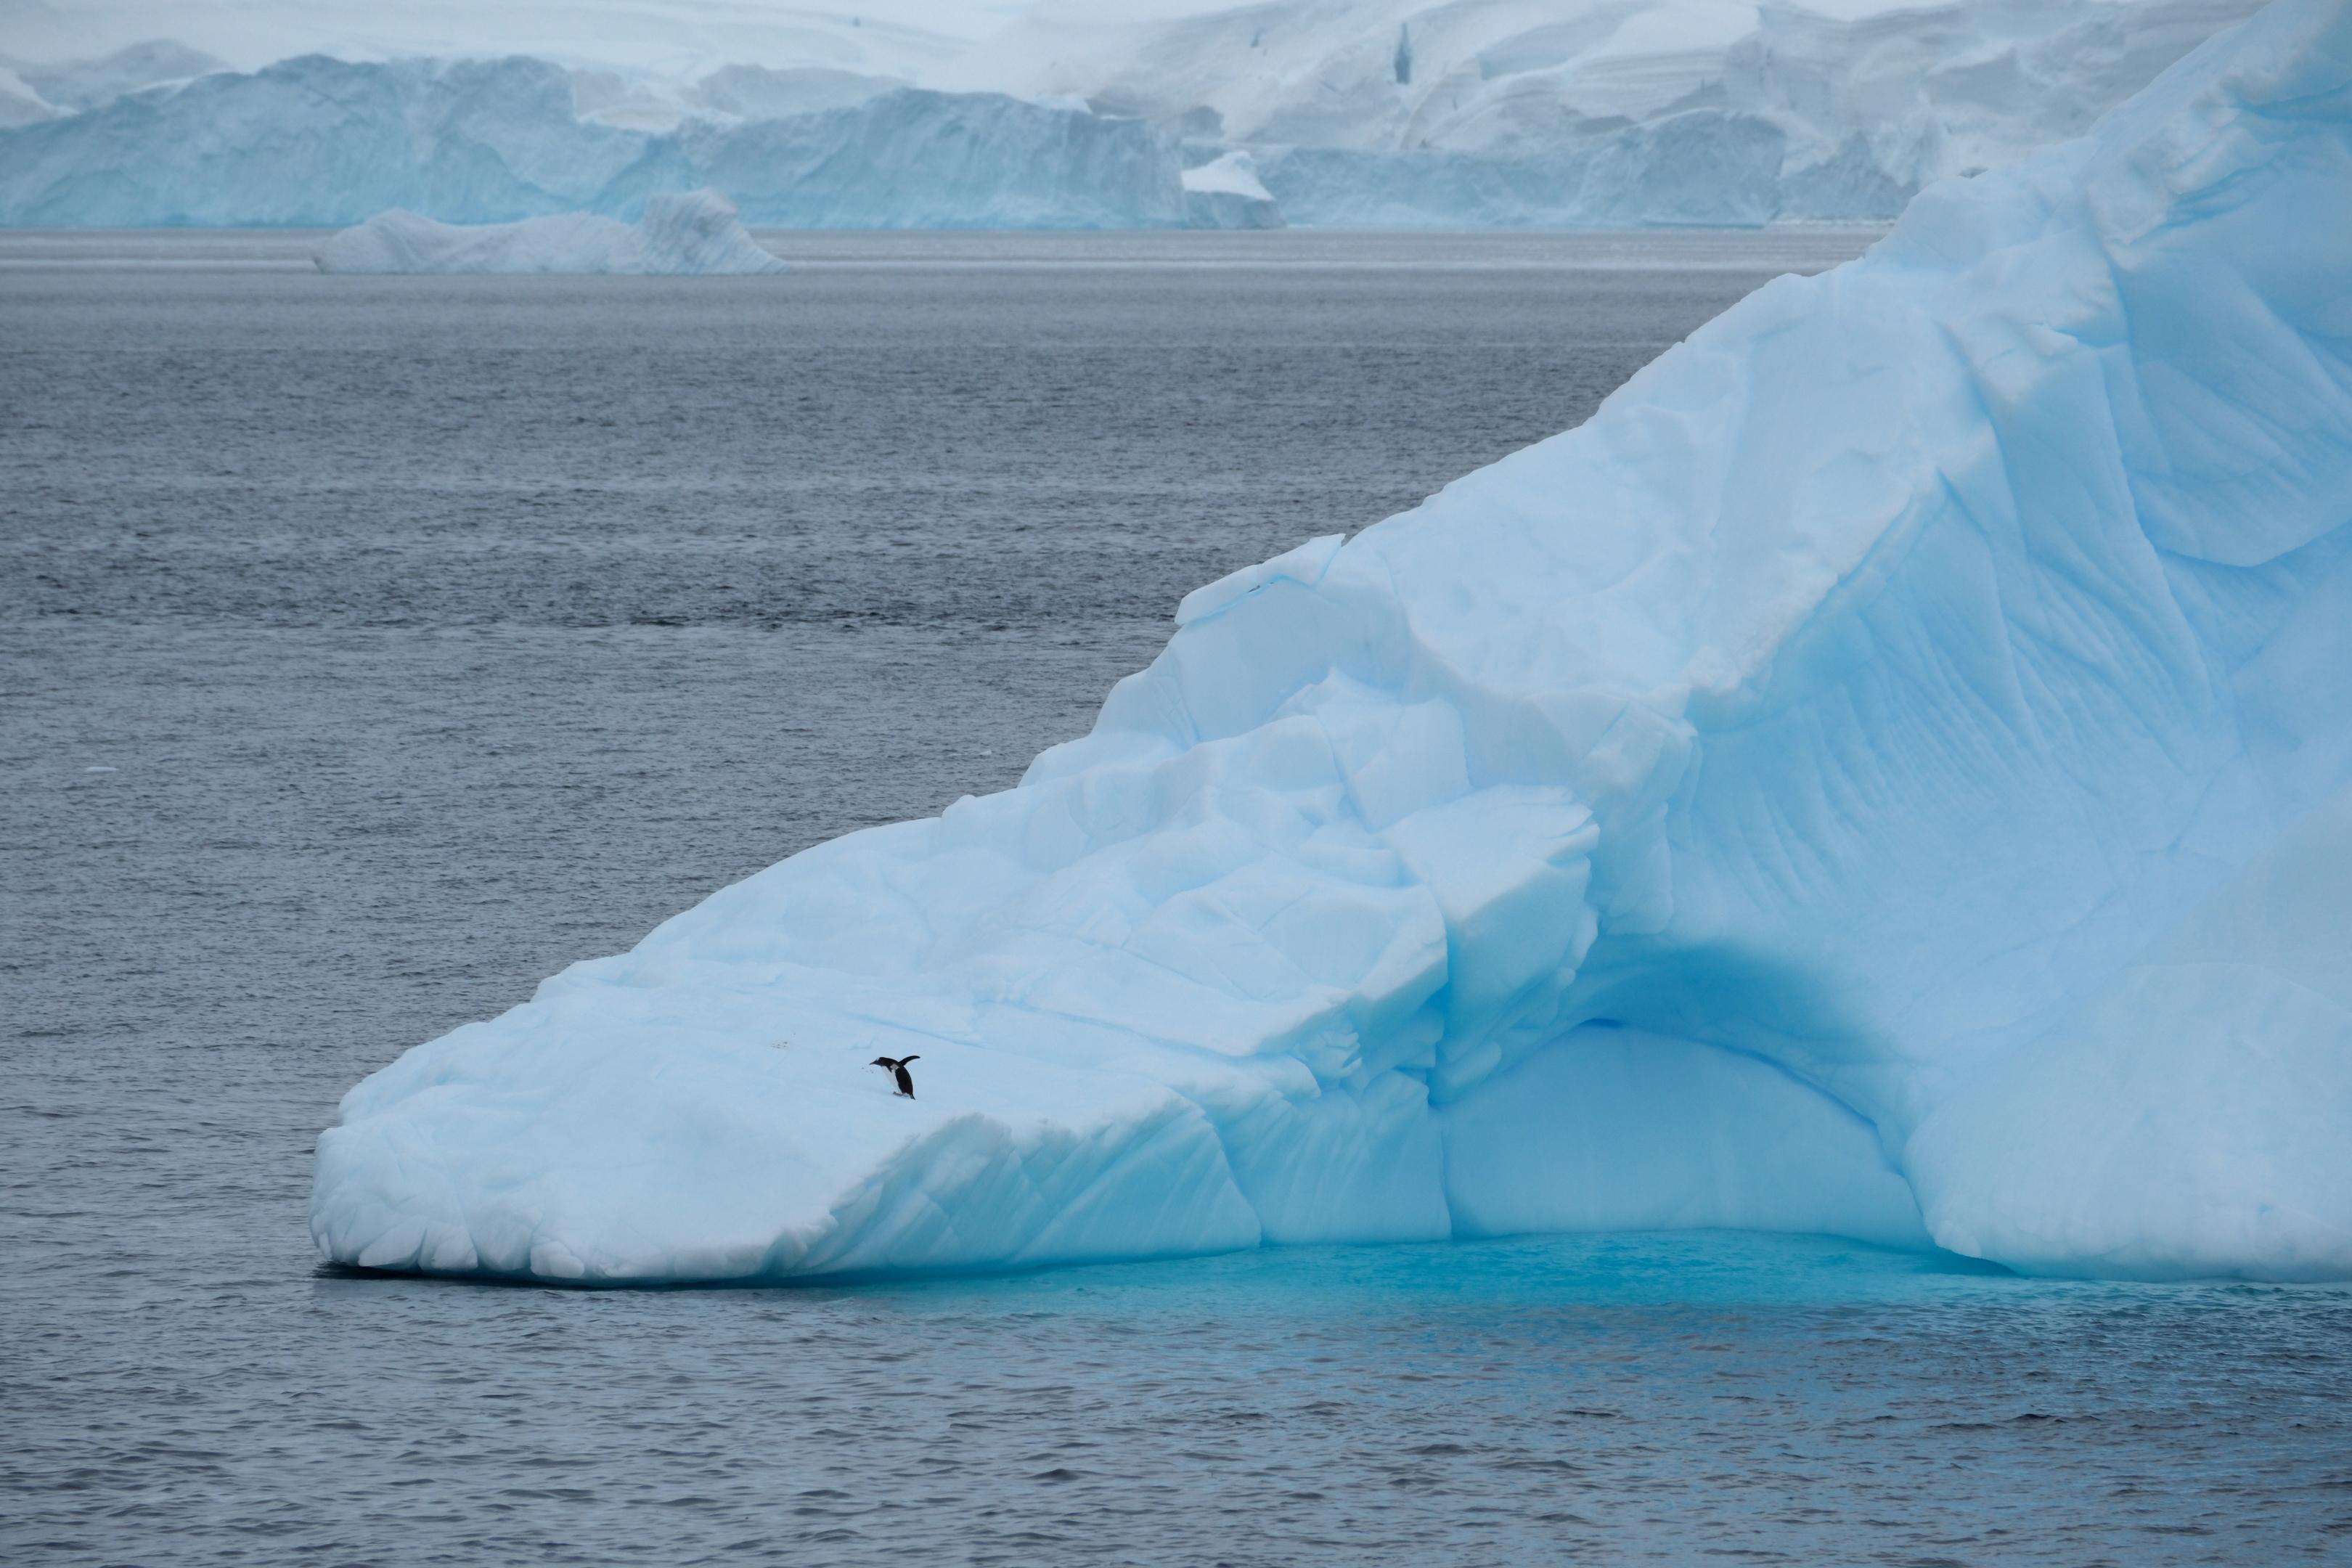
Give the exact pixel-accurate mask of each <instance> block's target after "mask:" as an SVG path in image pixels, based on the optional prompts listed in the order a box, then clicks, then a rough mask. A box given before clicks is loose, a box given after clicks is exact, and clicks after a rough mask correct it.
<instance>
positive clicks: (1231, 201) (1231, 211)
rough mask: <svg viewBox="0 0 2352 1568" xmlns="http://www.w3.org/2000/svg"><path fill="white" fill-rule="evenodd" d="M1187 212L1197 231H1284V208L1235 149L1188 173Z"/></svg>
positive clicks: (1251, 163)
mask: <svg viewBox="0 0 2352 1568" xmlns="http://www.w3.org/2000/svg"><path fill="white" fill-rule="evenodd" d="M1184 213H1185V216H1186V217H1187V219H1189V220H1190V222H1191V223H1192V226H1193V227H1194V228H1281V227H1282V226H1284V225H1283V217H1282V208H1281V206H1280V205H1278V204H1277V203H1276V201H1275V199H1274V197H1273V195H1271V194H1269V193H1268V192H1267V190H1266V188H1265V182H1264V181H1262V180H1260V179H1259V178H1258V177H1257V163H1256V161H1255V159H1253V158H1252V157H1251V156H1250V155H1249V154H1248V153H1246V152H1244V151H1243V150H1241V149H1240V148H1234V150H1233V151H1231V152H1228V153H1219V154H1218V155H1217V156H1216V157H1214V158H1212V159H1210V160H1209V161H1208V162H1207V163H1201V164H1197V165H1195V166H1194V167H1192V168H1190V169H1187V170H1185V171H1184Z"/></svg>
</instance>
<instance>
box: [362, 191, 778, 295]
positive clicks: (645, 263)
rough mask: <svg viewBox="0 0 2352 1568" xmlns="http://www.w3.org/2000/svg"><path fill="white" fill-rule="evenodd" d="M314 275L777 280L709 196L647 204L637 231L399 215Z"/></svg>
mask: <svg viewBox="0 0 2352 1568" xmlns="http://www.w3.org/2000/svg"><path fill="white" fill-rule="evenodd" d="M316 259H317V261H318V264H319V270H320V271H321V272H610V273H635V274H647V273H678V274H695V275H698V276H706V277H744V276H749V275H751V274H756V273H763V272H782V270H784V264H783V261H782V259H781V258H778V257H777V256H776V255H775V254H774V253H772V252H771V251H768V250H764V249H762V248H761V246H760V242H759V241H758V240H755V239H753V238H752V237H751V235H750V234H749V233H748V232H746V231H745V229H744V227H743V225H742V224H741V222H740V221H739V220H738V219H737V217H736V216H735V205H734V204H733V203H732V202H730V201H729V200H728V199H727V198H726V197H725V196H722V195H719V194H718V193H717V192H716V191H689V192H687V193H685V194H683V195H678V194H664V195H655V196H649V197H647V198H646V213H645V216H644V217H643V218H641V219H640V220H638V221H637V222H636V223H635V224H625V223H622V222H620V221H619V220H617V219H614V218H609V217H598V216H594V215H593V214H591V213H566V214H563V215H562V216H556V217H534V218H525V219H523V220H522V221H521V222H520V223H500V224H483V225H462V224H446V223H436V222H434V221H433V220H432V219H431V218H425V217H418V216H416V215H415V213H410V212H401V211H399V210H397V209H395V210H394V211H392V212H388V213H380V214H378V215H377V216H374V217H372V218H370V219H369V220H368V221H367V222H365V223H363V224H362V225H360V226H358V227H356V228H347V229H345V230H343V231H342V232H341V234H338V235H335V236H333V237H331V238H329V239H328V240H327V242H326V243H325V244H324V245H322V246H320V247H319V251H318V255H317V258H316Z"/></svg>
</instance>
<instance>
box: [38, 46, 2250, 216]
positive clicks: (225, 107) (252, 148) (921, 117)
mask: <svg viewBox="0 0 2352 1568" xmlns="http://www.w3.org/2000/svg"><path fill="white" fill-rule="evenodd" d="M2255 4H2256V0H2068V3H2066V4H2051V3H2049V0H1967V3H1965V4H1960V3H1946V4H1941V5H1936V4H1914V3H1909V0H1804V3H1796V0H1789V3H1783V4H1771V5H1748V4H1744V3H1731V0H1444V4H1439V5H1431V4H1428V3H1427V0H1273V3H1270V4H1260V5H1245V6H1226V7H1222V8H1219V7H1216V6H1214V5H1213V4H1210V5H1208V8H1207V9H1205V10H1199V8H1197V7H1188V6H1185V5H1178V6H1176V7H1174V9H1175V11H1176V12H1178V13H1179V14H1177V15H1174V16H1170V15H1168V14H1167V13H1168V12H1169V10H1170V7H1167V6H1154V7H1150V8H1147V9H1148V10H1149V11H1150V12H1152V13H1156V15H1154V16H1150V17H1149V18H1148V19H1136V15H1135V8H1134V7H1115V6H1101V5H1062V4H1047V5H1039V6H1036V7H1034V8H1033V10H1032V11H1030V12H1029V13H1028V14H1026V15H1025V16H1023V17H1022V18H1021V19H1020V20H1019V21H1017V22H1015V23H1014V24H1013V26H1010V27H1008V28H1006V29H1005V30H1004V31H1003V33H1002V34H1000V35H999V36H997V37H994V38H992V39H989V40H986V41H983V42H982V43H980V44H978V45H977V46H973V47H964V46H962V45H961V44H959V43H958V42H957V41H955V40H950V39H946V38H941V37H932V36H929V35H917V34H915V33H911V32H908V30H907V29H903V28H902V29H898V30H896V31H893V30H891V29H888V28H885V27H870V26H861V25H858V23H857V22H856V18H849V17H832V16H815V15H814V14H809V15H805V16H800V17H799V19H798V20H797V21H795V20H793V19H790V18H787V17H784V16H767V17H765V18H764V20H762V19H761V18H753V17H750V16H741V17H737V18H736V20H738V21H740V22H742V23H743V25H744V26H746V27H748V28H749V31H746V32H740V33H739V32H737V31H736V30H735V29H734V24H733V23H732V22H728V23H726V24H725V25H721V19H720V18H718V17H715V16H703V17H702V18H701V21H700V22H699V23H698V24H697V25H696V26H693V27H688V28H686V33H689V34H692V35H693V36H694V37H700V38H702V39H703V40H704V43H705V44H706V45H707V46H709V47H719V45H720V44H722V43H724V42H725V41H727V40H730V39H733V40H735V41H736V42H737V44H739V45H740V47H745V48H747V49H752V50H754V51H756V52H757V53H758V55H759V57H760V58H762V59H765V60H768V61H769V62H770V63H768V64H764V65H753V64H742V63H733V64H726V65H719V64H718V63H717V62H716V60H715V59H714V58H711V57H709V55H708V53H707V50H706V48H704V47H695V46H690V45H689V44H688V43H687V42H686V41H685V35H684V34H681V36H680V37H678V38H675V39H667V40H665V41H663V42H660V43H659V44H656V42H655V41H653V40H651V39H648V38H646V37H637V36H636V34H637V28H638V26H639V25H640V23H642V22H644V20H645V19H643V18H636V19H629V18H622V17H619V16H601V17H599V18H596V19H595V22H596V24H597V26H600V27H601V26H620V32H619V33H618V34H616V35H614V37H608V38H605V39H604V40H602V41H601V42H598V43H597V44H596V47H598V48H600V49H603V50H605V51H608V52H609V51H612V50H615V49H618V50H621V51H622V52H624V53H631V54H634V55H635V56H636V57H637V58H641V59H642V58H657V59H659V60H662V61H664V62H666V68H664V69H652V68H643V67H642V66H640V67H626V66H615V65H610V64H605V65H595V66H580V67H579V68H573V69H570V70H560V69H559V68H557V67H555V66H553V65H551V64H548V63H547V62H545V61H544V60H540V59H529V58H508V59H503V60H496V61H473V62H466V63H458V64H435V63H433V62H430V61H425V60H417V59H409V60H401V61H394V62H393V63H390V64H358V65H353V64H345V63H341V62H339V61H336V60H331V59H327V58H322V57H311V58H305V59H299V60H291V61H287V62H284V63H281V64H279V65H276V66H272V67H270V68H268V69H266V70H263V71H260V72H257V73H256V74H254V75H251V76H237V75H233V74H230V73H228V72H226V70H223V69H221V68H219V62H218V61H216V60H214V59H212V58H210V57H208V56H205V55H200V54H197V53H195V52H194V51H191V50H188V49H185V48H183V47H180V46H177V45H172V44H147V45H142V46H139V47H135V48H132V49H127V50H124V51H122V52H121V53H120V54H118V55H116V56H112V57H109V58H107V59H104V60H99V61H91V62H85V63H83V64H80V65H77V66H72V67H54V68H36V67H33V66H31V65H25V64H22V63H21V62H18V63H19V66H20V68H21V71H22V73H23V74H22V75H21V77H20V78H18V79H10V78H9V77H8V76H7V75H6V74H5V71H0V223H7V224H66V225H75V224H130V225H142V224H182V223H194V224H336V225H340V224H347V223H352V222H356V221H358V220H359V219H361V218H362V217H364V216H368V215H369V214H372V213H375V212H380V211H382V210H383V209H384V208H386V207H392V206H398V207H404V208H407V209H410V210H413V211H415V212H419V213H422V214H424V215H425V216H431V217H435V218H438V219H441V220H443V221H446V222H458V223H486V222H501V221H508V220H511V219H516V218H521V217H528V216H537V215H540V214H546V213H555V212H562V211H567V210H586V211H592V212H597V213H602V214H604V215H606V216H631V215H633V214H634V213H635V210H636V204H637V203H638V202H640V201H642V200H643V198H644V196H645V195H646V193H647V192H649V191H651V190H655V189H677V188H682V187H685V186H689V185H694V184H709V185H713V186H716V187H717V188H719V189H720V190H722V191H724V192H725V193H726V194H727V195H730V196H731V197H732V198H733V199H734V200H735V201H737V202H738V203H739V204H740V205H741V207H742V208H743V211H744V215H745V216H746V218H747V219H748V220H749V221H751V222H752V223H757V224H771V223H774V224H793V225H842V226H886V227H917V226H1049V227H1106V226H1167V225H1174V224H1180V223H1183V222H1186V221H1188V215H1190V216H1189V221H1192V222H1196V223H1201V224H1209V225H1231V224H1235V223H1244V224H1249V225H1252V226H1265V225H1266V224H1268V223H1270V222H1271V221H1272V220H1273V219H1274V217H1275V216H1277V215H1279V216H1284V217H1286V219H1287V220H1288V221H1289V222H1292V223H1302V224H1316V225H1327V226H1429V225H1434V226H1498V225H1499V226H1528V225H1534V226H1630V225H1640V224H1667V223H1672V224H1719V225H1750V224H1760V223H1767V222H1770V221H1773V220H1774V219H1780V218H1860V219H1883V218H1889V217H1892V216H1894V215H1895V213H1897V212H1899V211H1900V210H1901V209H1902V206H1903V205H1904V203H1905V202H1906V201H1907V200H1909V198H1910V197H1911V196H1912V195H1914V194H1915V193H1916V192H1917V191H1918V190H1920V189H1922V188H1923V187H1924V186H1926V185H1927V184H1930V183H1932V182H1933V181H1935V180H1936V179H1938V178H1942V177H1945V176H1948V175H1954V174H1968V173H1971V172H1974V171H1977V170H1979V169H1983V168H1990V167H1997V166H2001V165H2004V164H2007V163H2011V162H2012V161H2014V160H2015V159H2017V158H2018V157H2021V156H2023V155H2024V154H2025V153H2028V152H2030V151H2032V149H2034V148H2037V147H2042V146H2046V145H2049V144H2051V143H2053V142H2057V141H2061V140H2063V139H2064V138H2066V137H2069V136H2073V135H2075V134H2078V133H2079V132H2081V131H2082V130H2083V129H2084V127H2085V126H2086V125H2088V124H2089V123H2090V121H2092V120H2093V119H2094V118H2095V117H2096V116H2097V115H2098V114H2099V113H2101V112H2103V111H2105V110H2106V109H2107V108H2109V107H2111V106H2112V105H2114V104H2116V103H2117V102H2119V101H2121V100H2123V99H2124V98H2125V97H2126V96H2128V95H2129V94H2130V93H2132V92H2134V91H2137V89H2139V88H2140V87H2142V86H2144V85H2145V84H2146V83H2147V81H2148V80H2150V79H2152V78H2153V77H2154V76H2155V75H2156V73H2157V72H2158V71H2159V70H2161V69H2162V68H2164V67H2165V66H2167V65H2168V64H2170V63H2171V62H2172V61H2173V60H2175V59H2177V58H2179V57H2180V56H2181V55H2182V54H2184V53H2186V52H2187V51H2188V50H2189V49H2190V48H2191V47H2195V46H2196V45H2197V44H2198V43H2199V42H2200V41H2201V40H2203V39H2204V38H2205V37H2209V36H2210V35H2211V34H2212V33H2213V32H2214V31H2215V30H2216V29H2217V28H2219V27H2221V26H2225V25H2227V24H2229V23H2231V22H2233V21H2236V20H2238V19H2240V18H2242V17H2243V16H2245V15H2247V14H2248V13H2249V12H2250V11H2251V10H2252V8H2253V6H2254V5H2255ZM378 9H379V10H381V8H380V7H379V8H378ZM1187 9H1193V10H1199V14H1193V15H1184V14H1181V13H1182V12H1184V11H1186V10H1187ZM479 11H480V8H479V7H476V8H474V11H473V14H469V16H468V17H467V24H466V26H465V27H463V28H461V29H459V31H461V32H464V33H465V34H466V35H467V36H471V37H499V38H504V39H510V40H511V42H512V45H513V47H518V48H547V47H553V46H551V45H548V44H546V43H545V42H543V40H544V39H545V38H547V37H549V36H550V34H549V30H550V29H551V28H553V29H554V31H555V32H556V33H559V34H568V33H576V32H577V27H578V26H582V25H585V24H580V23H579V22H578V19H577V18H572V17H568V16H565V15H564V14H563V13H562V12H559V11H557V10H556V9H555V8H553V7H537V8H526V10H525V11H522V12H515V13H513V14H511V15H509V12H508V11H507V10H503V9H502V10H500V11H499V15H498V16H495V17H485V16H481V15H479V14H478V13H479ZM732 15H733V14H732V13H730V16H732ZM665 17H667V13H665ZM445 19H446V18H445ZM345 20H346V21H349V20H350V18H345ZM424 20H425V18H424V16H423V15H422V14H421V13H420V14H414V15H412V14H411V12H410V11H409V10H404V11H402V12H401V14H400V16H397V17H393V18H391V19H389V20H386V19H384V18H382V17H377V18H374V19H373V20H372V21H371V24H370V30H369V31H368V32H367V34H366V37H367V38H369V39H371V40H373V42H371V43H370V45H369V50H370V51H371V52H372V51H373V50H374V49H379V48H382V47H389V45H390V44H391V42H393V41H396V40H397V39H399V38H401V37H410V36H414V37H446V36H454V35H446V34H441V33H436V31H435V30H434V29H433V28H431V27H427V26H423V23H424ZM319 21H320V25H321V26H324V25H325V24H326V23H327V22H329V21H331V18H327V17H324V16H321V17H320V18H319ZM671 23H675V24H676V26H684V22H683V20H682V19H677V18H671V19H669V21H668V22H664V23H661V24H659V25H651V26H652V30H653V31H654V32H656V33H660V32H662V31H664V29H665V27H666V26H670V24H671ZM754 23H757V24H758V25H756V26H754V25H753V24H754ZM623 24H625V25H623ZM385 26H390V27H392V29H393V30H392V31H391V32H389V33H386V32H384V31H383V27H385ZM484 27H487V28H488V33H487V34H486V33H484V32H483V31H482V29H483V28H484ZM671 30H675V28H674V27H672V28H671ZM320 36H321V37H334V36H336V35H335V34H334V31H333V28H332V27H329V29H328V31H327V32H326V33H325V34H322V35H320ZM624 39H628V40H633V41H629V42H627V43H626V44H625V47H624ZM563 47H564V49H565V50H566V51H567V52H566V53H565V58H567V59H576V58H579V57H577V56H576V54H575V53H574V52H571V51H574V50H576V49H577V48H584V47H589V42H588V41H584V40H583V39H580V38H577V37H575V38H573V39H572V42H570V43H567V44H566V45H565V46H563ZM744 58H749V57H744ZM787 60H788V61H792V62H796V63H792V64H783V63H780V62H783V61H787ZM9 63H10V62H8V61H5V60H0V67H5V66H6V65H8V64H9ZM206 72H210V73H212V74H209V75H207V74H205V73H206ZM159 84H160V85H159ZM919 89H929V90H919ZM124 94H129V96H128V97H124V96H122V95H124ZM76 110H79V111H80V112H75V111H76ZM60 116H63V117H62V118H60ZM44 122H46V123H44ZM11 127H14V128H16V129H10V128H11ZM1179 138H1190V139H1193V140H1194V141H1195V142H1204V143H1209V144H1211V145H1209V146H1208V148H1207V157H1206V158H1204V159H1202V160H1201V161H1202V162H1207V161H1210V160H1213V159H1214V158H1215V156H1216V155H1217V154H1218V153H1224V152H1227V151H1232V152H1234V153H1239V154H1241V155H1242V156H1243V157H1245V158H1250V159H1253V160H1254V163H1253V168H1252V175H1251V177H1252V179H1253V181H1254V182H1255V184H1257V186H1258V190H1257V191H1255V192H1251V193H1236V192H1234V191H1229V190H1224V189H1219V190H1216V191H1200V192H1196V193H1195V194H1193V195H1186V194H1185V193H1184V191H1183V190H1182V188H1181V184H1179V175H1180V174H1181V171H1182V167H1183V156H1182V154H1181V153H1180V151H1179V148H1178V144H1177V143H1178V139H1179ZM1237 194H1238V195H1241V196H1242V199H1240V200H1235V199H1234V197H1235V195H1237Z"/></svg>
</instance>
